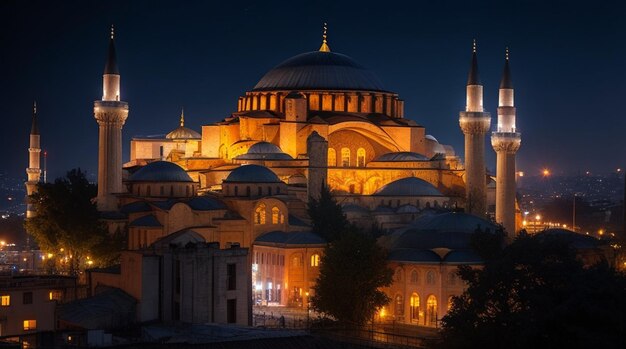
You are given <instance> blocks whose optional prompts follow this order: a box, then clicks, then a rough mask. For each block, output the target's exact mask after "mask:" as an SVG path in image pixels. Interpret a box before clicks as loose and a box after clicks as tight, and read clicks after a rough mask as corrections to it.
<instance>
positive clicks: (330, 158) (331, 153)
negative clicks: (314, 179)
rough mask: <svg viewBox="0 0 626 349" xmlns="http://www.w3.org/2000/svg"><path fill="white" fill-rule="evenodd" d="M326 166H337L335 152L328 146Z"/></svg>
mask: <svg viewBox="0 0 626 349" xmlns="http://www.w3.org/2000/svg"><path fill="white" fill-rule="evenodd" d="M328 166H329V167H335V166H337V152H336V151H335V149H333V148H328Z"/></svg>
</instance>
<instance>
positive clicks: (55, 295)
mask: <svg viewBox="0 0 626 349" xmlns="http://www.w3.org/2000/svg"><path fill="white" fill-rule="evenodd" d="M62 295H63V294H62V293H61V291H60V290H52V291H50V293H48V298H49V299H50V300H51V301H61V298H62Z"/></svg>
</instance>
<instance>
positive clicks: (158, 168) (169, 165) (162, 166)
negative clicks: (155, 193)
mask: <svg viewBox="0 0 626 349" xmlns="http://www.w3.org/2000/svg"><path fill="white" fill-rule="evenodd" d="M128 181H129V182H193V180H192V179H191V177H189V175H188V174H187V172H185V170H184V169H183V168H182V167H180V166H178V165H176V164H175V163H173V162H169V161H155V162H151V163H149V164H147V165H146V166H144V167H142V168H140V169H139V170H138V171H137V172H135V173H133V174H132V175H131V176H130V178H129V179H128Z"/></svg>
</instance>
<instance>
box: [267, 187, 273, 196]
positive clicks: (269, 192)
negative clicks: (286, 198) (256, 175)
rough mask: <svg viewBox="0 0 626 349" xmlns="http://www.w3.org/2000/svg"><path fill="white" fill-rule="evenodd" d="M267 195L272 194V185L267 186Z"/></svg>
mask: <svg viewBox="0 0 626 349" xmlns="http://www.w3.org/2000/svg"><path fill="white" fill-rule="evenodd" d="M267 195H269V196H272V187H267Z"/></svg>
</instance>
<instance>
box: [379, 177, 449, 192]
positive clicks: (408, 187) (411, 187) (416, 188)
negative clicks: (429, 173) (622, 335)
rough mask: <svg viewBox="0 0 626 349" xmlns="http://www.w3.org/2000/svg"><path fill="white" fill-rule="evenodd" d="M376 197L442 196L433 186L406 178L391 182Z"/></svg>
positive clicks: (419, 180) (417, 179) (415, 179)
mask: <svg viewBox="0 0 626 349" xmlns="http://www.w3.org/2000/svg"><path fill="white" fill-rule="evenodd" d="M374 195H378V196H443V195H442V194H441V192H440V191H439V190H437V188H435V186H433V185H432V184H430V183H428V182H426V181H425V180H423V179H420V178H416V177H407V178H402V179H398V180H396V181H393V182H391V183H389V184H387V185H385V186H383V187H381V188H379V189H378V190H377V191H376V192H375V193H374Z"/></svg>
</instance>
